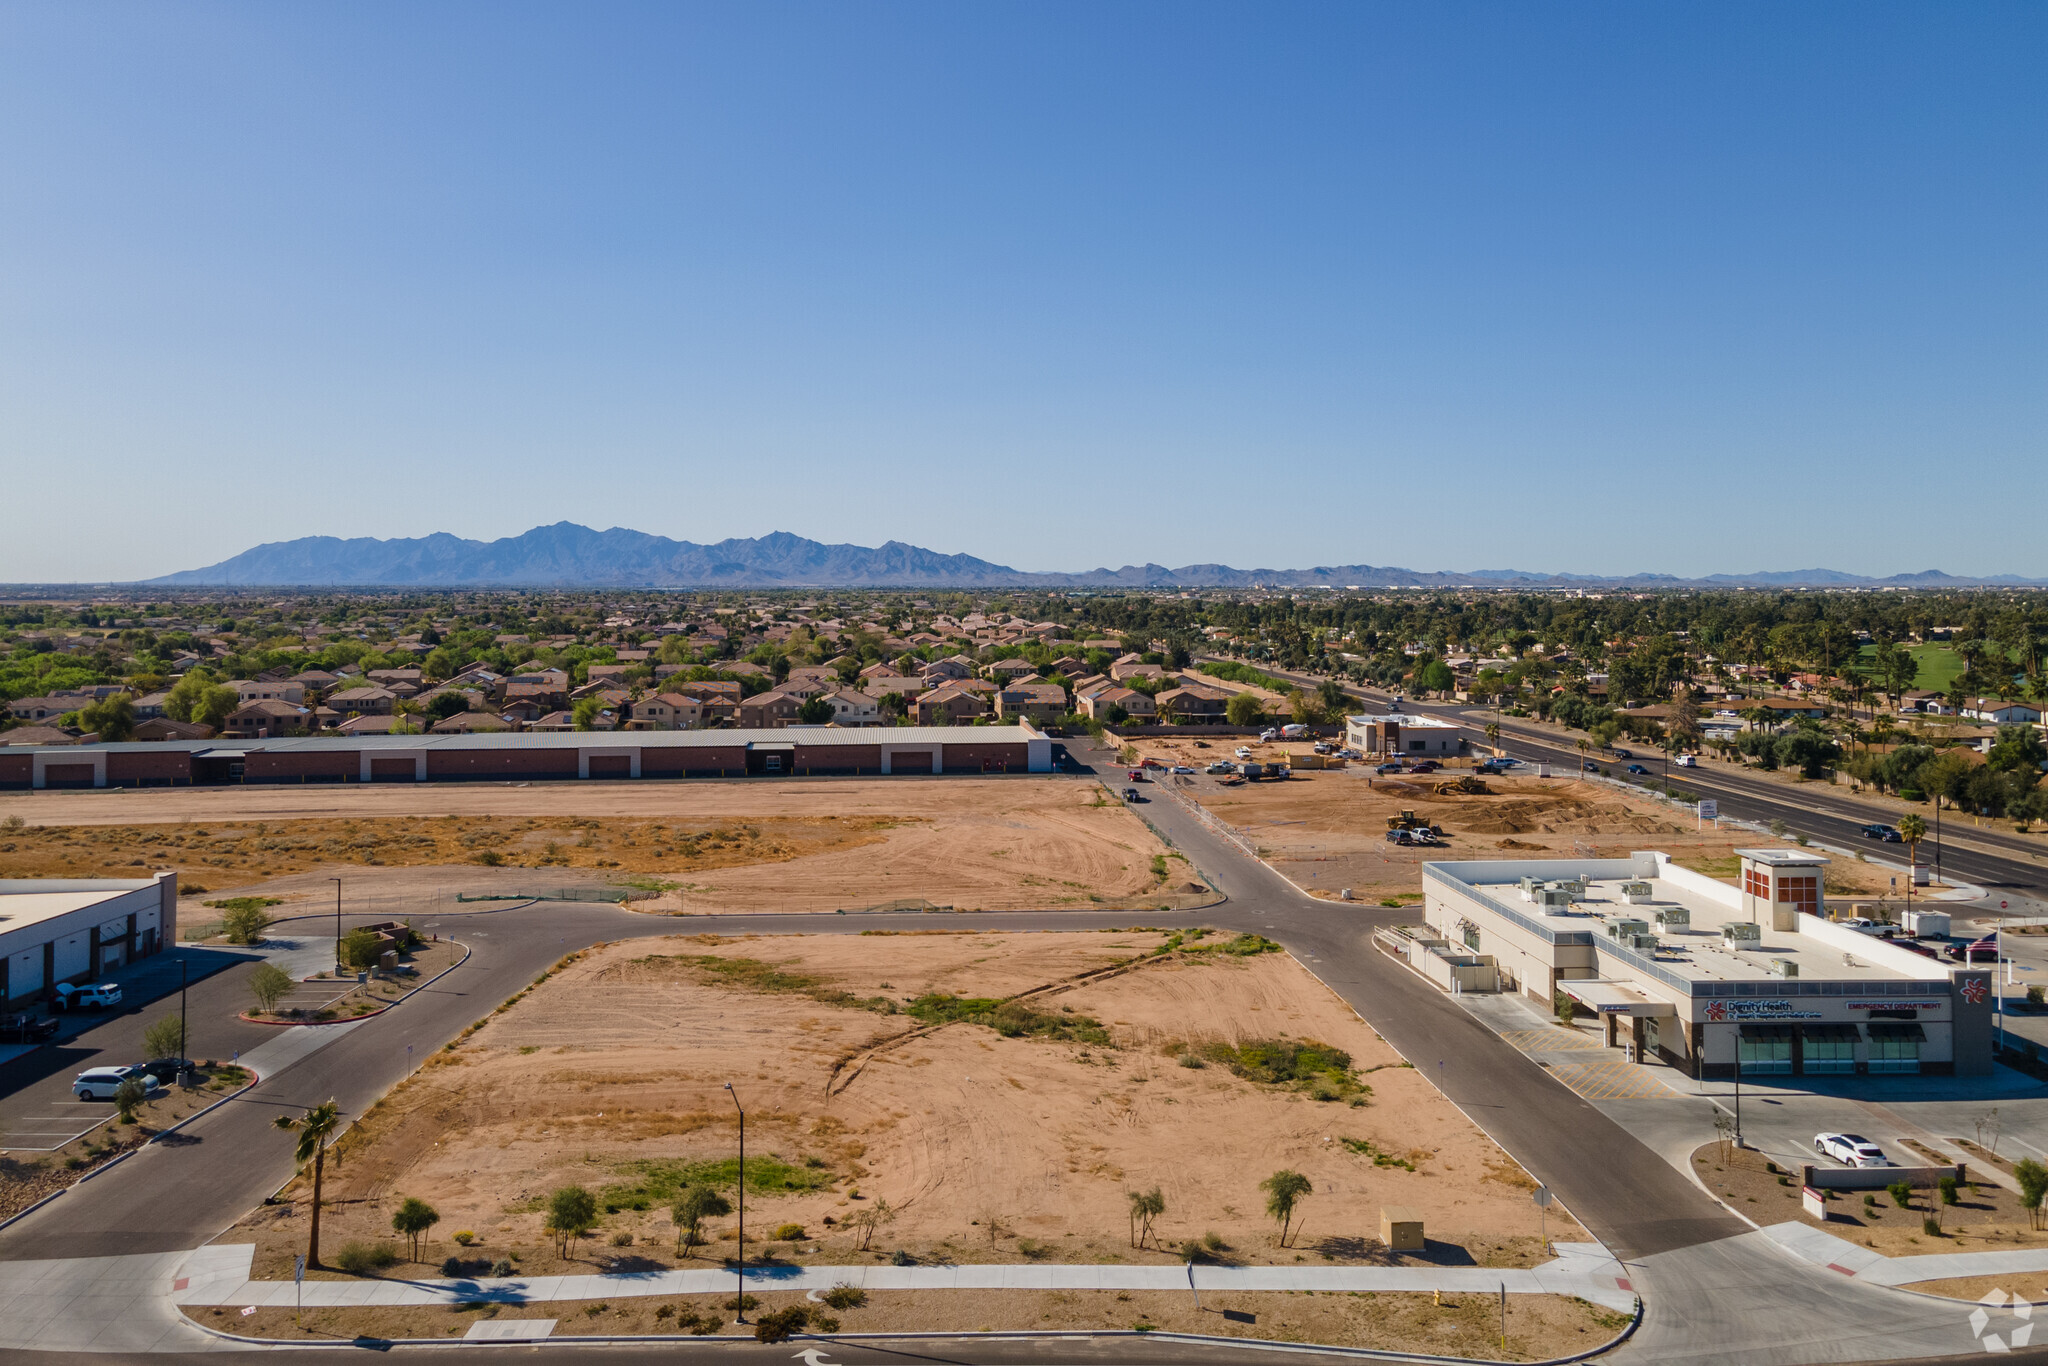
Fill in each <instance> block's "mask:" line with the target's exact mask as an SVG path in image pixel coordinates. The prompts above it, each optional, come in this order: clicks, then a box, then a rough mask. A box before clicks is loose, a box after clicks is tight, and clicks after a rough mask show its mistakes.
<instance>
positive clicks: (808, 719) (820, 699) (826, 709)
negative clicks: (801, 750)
mask: <svg viewBox="0 0 2048 1366" xmlns="http://www.w3.org/2000/svg"><path fill="white" fill-rule="evenodd" d="M833 714H834V713H833V711H832V704H831V703H830V702H827V701H826V700H825V698H824V695H823V694H820V695H819V696H817V697H806V698H805V699H804V702H803V705H802V706H800V707H798V708H797V709H796V719H797V720H799V721H801V722H803V723H804V724H805V725H807V726H822V725H824V724H825V723H826V722H828V721H830V720H831V719H832V717H833Z"/></svg>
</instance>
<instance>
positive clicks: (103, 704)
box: [78, 692, 135, 744]
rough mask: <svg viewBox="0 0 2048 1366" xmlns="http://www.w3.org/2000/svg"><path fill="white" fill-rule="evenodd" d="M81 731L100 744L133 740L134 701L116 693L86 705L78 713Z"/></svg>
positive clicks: (121, 693)
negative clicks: (97, 739) (86, 731)
mask: <svg viewBox="0 0 2048 1366" xmlns="http://www.w3.org/2000/svg"><path fill="white" fill-rule="evenodd" d="M78 724H79V726H80V728H81V729H84V730H88V731H92V732H93V733H95V734H97V735H98V736H99V737H100V743H101V744H114V743H116V742H118V741H121V740H132V739H134V738H135V699H134V698H132V697H130V696H129V695H128V694H127V693H124V692H117V693H115V694H114V695H113V696H112V697H108V698H104V699H102V700H100V701H98V702H93V703H90V704H89V705H87V706H86V707H85V708H83V709H82V710H81V711H80V712H79V713H78Z"/></svg>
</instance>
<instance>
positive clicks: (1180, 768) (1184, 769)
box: [1173, 764, 1195, 773]
mask: <svg viewBox="0 0 2048 1366" xmlns="http://www.w3.org/2000/svg"><path fill="white" fill-rule="evenodd" d="M1173 771H1174V772H1175V773H1193V772H1194V771H1195V770H1194V768H1193V767H1192V766H1191V765H1188V764H1175V765H1174V766H1173Z"/></svg>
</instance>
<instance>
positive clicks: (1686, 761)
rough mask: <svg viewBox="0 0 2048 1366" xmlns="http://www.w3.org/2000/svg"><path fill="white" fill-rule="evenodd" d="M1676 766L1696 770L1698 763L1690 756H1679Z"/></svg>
mask: <svg viewBox="0 0 2048 1366" xmlns="http://www.w3.org/2000/svg"><path fill="white" fill-rule="evenodd" d="M1678 766H1679V767H1680V768H1698V767H1699V766H1700V761H1699V760H1698V759H1696V758H1695V757H1693V756H1692V755H1690V754H1681V755H1679V756H1678Z"/></svg>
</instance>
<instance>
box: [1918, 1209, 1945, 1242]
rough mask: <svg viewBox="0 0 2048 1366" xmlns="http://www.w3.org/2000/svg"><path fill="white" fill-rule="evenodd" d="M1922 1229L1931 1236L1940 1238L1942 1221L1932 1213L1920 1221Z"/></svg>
mask: <svg viewBox="0 0 2048 1366" xmlns="http://www.w3.org/2000/svg"><path fill="white" fill-rule="evenodd" d="M1920 1231H1921V1232H1922V1233H1924V1234H1926V1235H1927V1236H1928V1237H1930V1238H1939V1237H1940V1236H1941V1221H1940V1220H1939V1219H1936V1218H1935V1217H1934V1216H1933V1215H1931V1214H1930V1215H1928V1216H1927V1217H1926V1218H1924V1219H1922V1220H1921V1221H1920Z"/></svg>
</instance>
